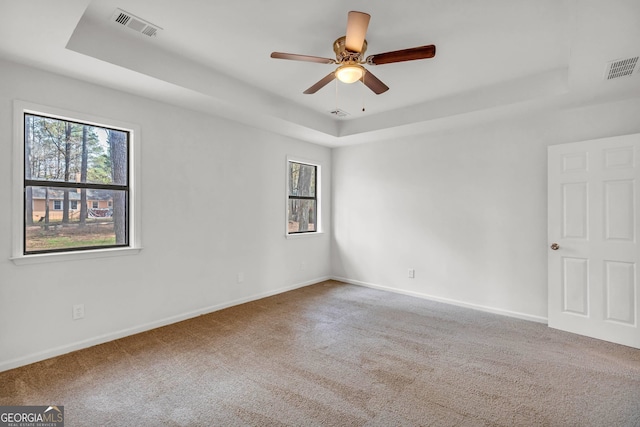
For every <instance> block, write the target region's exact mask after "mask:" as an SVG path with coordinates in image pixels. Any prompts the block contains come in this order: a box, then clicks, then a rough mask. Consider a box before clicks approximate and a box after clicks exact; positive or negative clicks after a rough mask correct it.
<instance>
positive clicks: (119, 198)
mask: <svg viewBox="0 0 640 427" xmlns="http://www.w3.org/2000/svg"><path fill="white" fill-rule="evenodd" d="M26 190H27V191H25V203H26V204H27V205H29V204H30V205H31V206H32V209H31V212H32V217H31V218H28V217H27V218H25V252H28V253H35V252H41V251H52V250H69V249H74V248H88V247H109V246H119V245H125V244H127V233H126V229H127V198H126V192H125V191H119V190H91V189H79V188H59V187H58V188H56V187H29V186H27V188H26ZM72 202H73V203H72ZM109 202H112V207H110V206H109ZM56 203H59V204H60V206H61V208H62V209H61V210H55V209H54V206H55V204H56ZM74 203H75V204H76V206H77V207H78V210H74V209H73V208H72V207H73V204H74ZM94 206H97V208H94ZM29 211H30V210H29V209H25V212H29Z"/></svg>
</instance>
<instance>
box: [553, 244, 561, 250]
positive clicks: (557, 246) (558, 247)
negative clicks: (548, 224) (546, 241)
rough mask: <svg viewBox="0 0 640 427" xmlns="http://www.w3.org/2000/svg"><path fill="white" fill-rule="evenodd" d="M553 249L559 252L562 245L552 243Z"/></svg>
mask: <svg viewBox="0 0 640 427" xmlns="http://www.w3.org/2000/svg"><path fill="white" fill-rule="evenodd" d="M551 249H552V250H554V251H557V250H558V249H560V245H559V244H557V243H552V244H551Z"/></svg>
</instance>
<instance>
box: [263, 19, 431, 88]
mask: <svg viewBox="0 0 640 427" xmlns="http://www.w3.org/2000/svg"><path fill="white" fill-rule="evenodd" d="M370 19H371V15H369V14H368V13H364V12H356V11H351V12H349V15H348V18H347V35H346V36H342V37H340V38H338V39H337V40H336V41H335V42H333V51H334V52H335V53H336V59H331V58H322V57H319V56H309V55H298V54H294V53H282V52H273V53H271V57H272V58H276V59H291V60H294V61H306V62H317V63H320V64H338V65H339V66H338V68H337V69H336V70H334V71H332V72H331V73H329V74H327V75H326V76H325V77H324V78H323V79H321V80H320V81H319V82H317V83H316V84H314V85H313V86H311V87H310V88H309V89H307V90H305V91H304V93H305V94H312V93H316V92H317V91H318V90H320V89H322V88H323V87H324V86H326V85H327V84H328V83H329V82H331V81H333V80H334V79H336V78H337V79H338V80H340V81H341V82H344V83H354V82H356V81H358V80H360V81H362V83H364V84H365V86H367V87H368V88H369V89H371V90H372V91H373V92H374V93H375V94H376V95H380V94H381V93H384V92H386V91H387V90H389V87H388V86H387V85H385V84H384V83H382V82H381V81H380V80H379V79H378V78H377V77H376V76H374V75H373V74H372V73H371V72H370V71H369V70H367V69H366V68H364V67H363V66H362V64H367V65H382V64H391V63H394V62H403V61H414V60H416V59H427V58H433V57H434V56H435V55H436V47H435V46H434V45H432V44H430V45H426V46H419V47H414V48H410V49H402V50H395V51H392V52H385V53H378V54H376V55H370V56H368V57H366V58H365V57H364V53H365V51H366V50H367V41H366V40H365V35H366V34H367V28H368V27H369V20H370Z"/></svg>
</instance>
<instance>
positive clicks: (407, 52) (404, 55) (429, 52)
mask: <svg viewBox="0 0 640 427" xmlns="http://www.w3.org/2000/svg"><path fill="white" fill-rule="evenodd" d="M434 56H436V47H435V46H434V45H432V44H430V45H427V46H420V47H412V48H411V49H402V50H395V51H393V52H385V53H378V54H376V55H371V56H369V57H367V63H368V64H371V65H382V64H391V63H393V62H403V61H415V60H416V59H428V58H433V57H434Z"/></svg>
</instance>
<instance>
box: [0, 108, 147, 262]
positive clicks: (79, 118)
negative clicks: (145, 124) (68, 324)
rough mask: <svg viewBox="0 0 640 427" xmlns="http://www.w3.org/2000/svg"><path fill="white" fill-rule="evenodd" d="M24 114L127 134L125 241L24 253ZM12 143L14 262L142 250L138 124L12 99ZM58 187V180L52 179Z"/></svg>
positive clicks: (79, 257) (94, 256)
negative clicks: (93, 246)
mask: <svg viewBox="0 0 640 427" xmlns="http://www.w3.org/2000/svg"><path fill="white" fill-rule="evenodd" d="M25 114H32V115H36V116H44V117H50V118H53V119H59V120H65V121H69V122H75V123H83V124H87V125H92V126H99V127H105V128H110V129H114V130H121V131H124V132H128V133H129V147H128V149H129V152H128V156H129V164H128V171H127V172H128V176H129V201H128V206H127V213H128V215H129V219H128V229H127V231H128V244H127V245H123V246H113V247H104V248H92V249H83V248H81V247H80V248H78V249H74V250H70V251H64V252H57V251H54V252H43V253H25V240H24V232H25V216H24V215H25V214H24V210H25V206H24V191H25V190H24V189H25V188H26V187H25V185H26V181H27V180H25V175H24V173H25V172H24V164H25V163H24V162H25V158H24V156H25V146H24V144H25V141H24V138H25V132H24V123H25V120H24V117H25ZM13 128H14V144H13V151H14V152H13V203H12V205H13V212H12V227H13V236H12V246H13V248H12V257H11V258H10V259H11V260H12V261H13V262H14V263H15V264H17V265H22V264H31V263H39V262H52V261H67V260H77V259H91V258H101V257H112V256H121V255H132V254H137V253H139V252H140V250H141V249H142V244H141V243H142V242H141V234H140V233H141V223H140V220H141V215H140V197H139V189H140V182H139V174H138V171H139V170H140V126H139V125H136V124H132V123H128V122H124V121H120V120H114V119H109V118H105V117H98V116H94V115H90V114H87V113H80V112H76V111H70V110H64V109H61V108H56V107H51V106H46V105H39V104H35V103H31V102H26V101H21V100H14V127H13ZM51 184H52V185H53V186H58V184H59V183H58V182H51Z"/></svg>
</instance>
